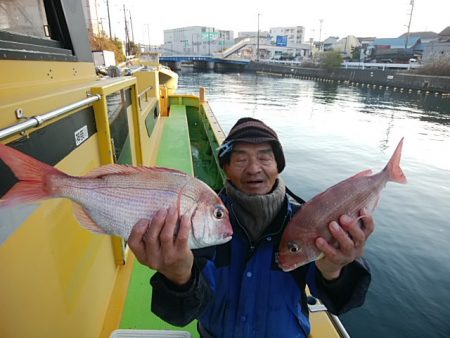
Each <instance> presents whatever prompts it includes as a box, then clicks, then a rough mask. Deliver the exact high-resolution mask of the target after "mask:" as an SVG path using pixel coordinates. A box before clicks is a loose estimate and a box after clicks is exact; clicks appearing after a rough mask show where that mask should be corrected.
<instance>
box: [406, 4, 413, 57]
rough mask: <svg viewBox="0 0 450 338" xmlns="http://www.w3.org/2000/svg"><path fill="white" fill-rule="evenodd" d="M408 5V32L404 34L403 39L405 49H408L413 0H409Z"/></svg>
mask: <svg viewBox="0 0 450 338" xmlns="http://www.w3.org/2000/svg"><path fill="white" fill-rule="evenodd" d="M409 4H410V5H411V13H409V23H408V32H407V33H406V39H405V49H407V48H408V40H409V29H410V28H411V20H412V15H413V11H414V0H411V1H410V3H409Z"/></svg>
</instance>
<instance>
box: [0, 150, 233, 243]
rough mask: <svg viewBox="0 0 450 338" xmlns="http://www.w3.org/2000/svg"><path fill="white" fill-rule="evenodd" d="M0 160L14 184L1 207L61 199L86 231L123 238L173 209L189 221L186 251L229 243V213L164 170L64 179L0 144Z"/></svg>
mask: <svg viewBox="0 0 450 338" xmlns="http://www.w3.org/2000/svg"><path fill="white" fill-rule="evenodd" d="M0 159H1V160H2V161H3V162H4V163H5V164H6V165H7V166H8V167H9V168H10V169H11V170H12V171H13V173H14V175H15V176H16V177H17V178H18V179H19V182H18V183H16V184H15V185H14V186H13V187H12V188H11V189H10V190H9V191H8V192H7V193H6V194H5V195H4V196H3V197H1V199H0V208H3V207H7V206H14V205H18V204H22V203H29V202H36V201H38V200H42V199H47V198H58V197H65V198H69V199H71V200H72V201H74V202H76V203H77V204H78V207H77V208H76V209H75V215H76V217H77V219H78V221H79V222H80V224H82V225H83V226H85V227H86V228H88V229H90V230H92V231H95V232H99V233H107V234H111V235H117V236H120V237H122V238H124V239H128V237H129V235H130V232H131V229H132V227H133V225H134V224H136V223H137V221H138V220H139V219H142V218H152V217H153V215H154V214H155V213H156V212H157V211H158V210H159V209H161V208H168V207H171V206H174V207H176V208H177V209H178V212H179V214H180V215H184V214H187V215H189V216H190V218H191V221H192V228H191V232H190V235H189V246H190V247H191V248H201V247H205V246H210V245H216V244H221V243H224V242H227V241H228V240H230V239H231V235H232V228H231V224H230V221H229V218H228V211H227V209H226V208H225V206H224V205H223V203H222V201H221V200H220V198H219V197H218V196H217V194H216V193H215V192H214V191H213V190H212V189H211V188H210V187H209V186H208V185H206V184H205V183H204V182H202V181H200V180H198V179H196V178H195V177H192V176H189V175H186V174H184V173H182V172H179V171H177V170H173V169H166V168H150V167H131V166H123V165H115V164H113V165H107V166H103V167H99V168H98V169H96V170H94V171H93V172H91V173H89V174H88V175H86V176H83V177H74V176H69V175H67V174H65V173H63V172H61V171H59V170H58V169H56V168H54V167H52V166H50V165H48V164H45V163H42V162H40V161H38V160H36V159H34V158H32V157H30V156H28V155H25V154H23V153H21V152H20V151H17V150H15V149H13V148H11V147H8V146H5V145H3V144H0Z"/></svg>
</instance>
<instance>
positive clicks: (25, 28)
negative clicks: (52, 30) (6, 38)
mask: <svg viewBox="0 0 450 338" xmlns="http://www.w3.org/2000/svg"><path fill="white" fill-rule="evenodd" d="M0 29H1V30H4V31H7V32H10V33H18V34H22V35H27V36H33V37H36V38H44V39H49V38H50V37H49V35H50V34H49V31H48V24H47V18H46V15H45V8H44V3H43V0H20V1H17V0H3V1H1V2H0Z"/></svg>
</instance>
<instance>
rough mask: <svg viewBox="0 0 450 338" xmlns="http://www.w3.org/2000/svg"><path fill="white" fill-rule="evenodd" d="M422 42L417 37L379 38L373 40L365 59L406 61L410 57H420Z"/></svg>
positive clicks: (385, 61)
mask: <svg viewBox="0 0 450 338" xmlns="http://www.w3.org/2000/svg"><path fill="white" fill-rule="evenodd" d="M422 53H423V50H422V44H421V41H420V38H419V37H409V38H406V37H405V38H380V39H375V40H374V41H373V44H372V46H369V50H368V51H367V52H366V55H368V57H367V59H366V61H374V62H382V63H407V62H408V61H409V60H410V59H411V58H415V59H417V58H419V59H420V58H421V57H422Z"/></svg>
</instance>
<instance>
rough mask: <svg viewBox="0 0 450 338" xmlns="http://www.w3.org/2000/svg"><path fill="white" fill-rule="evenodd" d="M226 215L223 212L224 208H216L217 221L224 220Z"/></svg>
mask: <svg viewBox="0 0 450 338" xmlns="http://www.w3.org/2000/svg"><path fill="white" fill-rule="evenodd" d="M224 215H225V213H224V212H223V208H222V207H221V206H216V207H215V208H214V217H215V218H217V219H222V218H223V216H224Z"/></svg>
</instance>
